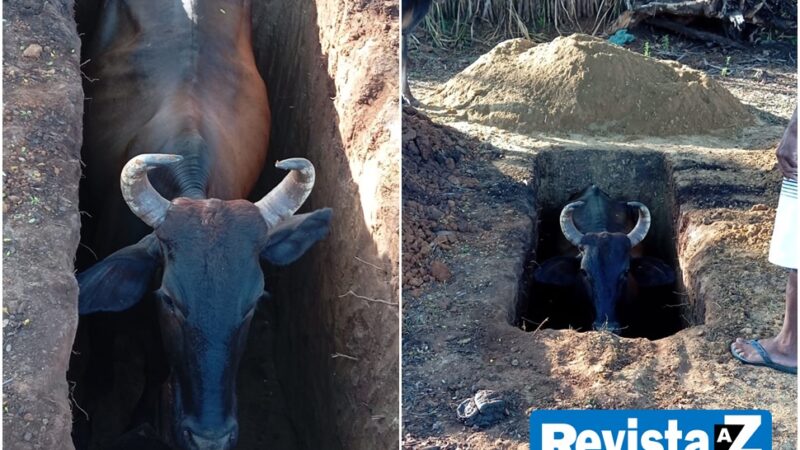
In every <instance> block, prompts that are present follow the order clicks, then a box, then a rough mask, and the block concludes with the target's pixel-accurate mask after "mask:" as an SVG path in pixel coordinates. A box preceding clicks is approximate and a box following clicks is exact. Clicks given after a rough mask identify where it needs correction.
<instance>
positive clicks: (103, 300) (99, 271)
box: [77, 233, 161, 315]
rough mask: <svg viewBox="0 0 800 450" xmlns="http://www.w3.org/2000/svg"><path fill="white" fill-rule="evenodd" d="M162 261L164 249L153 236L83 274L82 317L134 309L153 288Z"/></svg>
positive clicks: (80, 275)
mask: <svg viewBox="0 0 800 450" xmlns="http://www.w3.org/2000/svg"><path fill="white" fill-rule="evenodd" d="M160 260H161V249H160V246H159V245H158V240H157V238H156V237H155V235H153V234H152V233H151V234H148V235H147V236H145V237H144V239H142V240H141V241H139V242H137V243H136V244H133V245H129V246H127V247H125V248H123V249H121V250H118V251H116V252H114V253H112V254H111V255H109V256H108V257H106V258H105V259H103V260H102V261H100V262H98V263H97V264H95V265H93V266H92V267H90V268H89V269H87V270H85V271H83V272H81V273H79V274H78V275H77V278H78V286H79V287H80V294H79V296H78V313H79V314H82V315H83V314H91V313H94V312H100V311H109V312H117V311H124V310H126V309H128V308H130V307H132V306H133V305H135V304H136V303H138V302H139V300H141V299H142V297H144V294H145V292H146V291H147V288H148V287H150V282H151V280H152V278H153V273H154V272H155V271H156V269H157V268H158V266H159V263H160Z"/></svg>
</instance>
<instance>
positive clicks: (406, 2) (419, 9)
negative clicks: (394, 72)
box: [400, 0, 432, 106]
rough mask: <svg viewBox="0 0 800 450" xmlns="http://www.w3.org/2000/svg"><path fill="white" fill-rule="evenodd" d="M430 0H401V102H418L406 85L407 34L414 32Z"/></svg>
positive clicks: (429, 4) (428, 7) (427, 8)
mask: <svg viewBox="0 0 800 450" xmlns="http://www.w3.org/2000/svg"><path fill="white" fill-rule="evenodd" d="M431 1H432V0H403V2H402V3H403V23H402V30H403V32H402V34H403V37H402V43H401V44H402V46H403V51H402V58H401V59H402V61H401V67H400V78H401V80H400V82H401V84H402V88H403V103H406V104H409V105H412V106H417V105H419V102H418V101H417V99H415V98H414V96H413V95H412V94H411V88H410V87H409V86H408V36H409V35H410V34H411V33H413V32H414V29H415V28H416V27H417V25H419V23H420V22H421V21H422V19H423V18H424V17H425V14H427V13H428V10H429V9H430V7H431Z"/></svg>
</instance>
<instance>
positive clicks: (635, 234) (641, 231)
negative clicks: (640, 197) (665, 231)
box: [628, 202, 650, 247]
mask: <svg viewBox="0 0 800 450" xmlns="http://www.w3.org/2000/svg"><path fill="white" fill-rule="evenodd" d="M628 206H632V207H634V208H638V209H639V220H638V221H637V222H636V226H635V227H633V229H632V230H631V232H630V233H628V239H630V240H631V247H635V246H636V245H638V244H639V243H640V242H642V241H643V240H644V237H645V236H647V232H648V231H650V210H649V209H647V206H644V205H643V204H641V203H639V202H628Z"/></svg>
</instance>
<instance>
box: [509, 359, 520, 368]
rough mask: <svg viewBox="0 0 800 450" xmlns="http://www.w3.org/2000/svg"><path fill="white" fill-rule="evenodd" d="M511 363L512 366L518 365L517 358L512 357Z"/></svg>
mask: <svg viewBox="0 0 800 450" xmlns="http://www.w3.org/2000/svg"><path fill="white" fill-rule="evenodd" d="M511 365H512V366H514V367H516V366H518V365H519V360H518V359H512V360H511Z"/></svg>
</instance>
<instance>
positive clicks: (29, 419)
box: [22, 413, 33, 422]
mask: <svg viewBox="0 0 800 450" xmlns="http://www.w3.org/2000/svg"><path fill="white" fill-rule="evenodd" d="M22 418H23V419H25V421H26V422H32V421H33V414H31V413H25V415H24V416H22Z"/></svg>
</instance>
